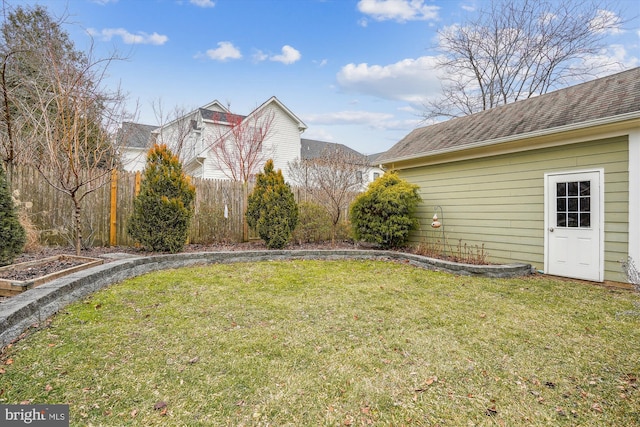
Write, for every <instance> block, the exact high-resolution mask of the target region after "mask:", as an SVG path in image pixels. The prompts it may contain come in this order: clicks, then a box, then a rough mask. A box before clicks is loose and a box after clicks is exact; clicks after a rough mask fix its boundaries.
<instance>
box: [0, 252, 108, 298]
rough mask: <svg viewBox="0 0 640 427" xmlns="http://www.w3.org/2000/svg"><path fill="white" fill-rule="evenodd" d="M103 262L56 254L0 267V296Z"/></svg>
mask: <svg viewBox="0 0 640 427" xmlns="http://www.w3.org/2000/svg"><path fill="white" fill-rule="evenodd" d="M103 262H104V260H102V259H98V258H89V257H81V256H75V255H56V256H51V257H47V258H42V259H37V260H33V261H26V262H21V263H18V264H11V265H7V266H4V267H0V297H11V296H14V295H18V294H20V293H22V292H24V291H26V290H28V289H31V288H33V287H36V286H39V285H41V284H43V283H46V282H49V281H51V280H53V279H57V278H58V277H61V276H64V275H67V274H70V273H73V272H76V271H80V270H84V269H87V268H90V267H93V266H96V265H100V264H102V263H103Z"/></svg>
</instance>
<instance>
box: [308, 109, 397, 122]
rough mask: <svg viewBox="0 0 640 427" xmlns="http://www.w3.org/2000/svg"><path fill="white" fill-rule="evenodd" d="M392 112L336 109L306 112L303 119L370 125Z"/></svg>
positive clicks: (384, 118)
mask: <svg viewBox="0 0 640 427" xmlns="http://www.w3.org/2000/svg"><path fill="white" fill-rule="evenodd" d="M392 118H393V114H389V113H372V112H369V111H353V110H351V111H337V112H333V113H320V114H307V115H305V116H304V119H303V120H304V121H305V122H308V123H313V124H317V125H344V124H349V125H354V124H356V125H370V124H375V123H379V122H381V121H383V120H390V119H392Z"/></svg>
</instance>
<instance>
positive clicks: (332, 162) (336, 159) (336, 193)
mask: <svg viewBox="0 0 640 427" xmlns="http://www.w3.org/2000/svg"><path fill="white" fill-rule="evenodd" d="M369 169H370V167H369V165H368V164H367V162H366V157H365V156H362V155H360V154H358V153H355V152H351V151H348V150H345V149H344V148H342V147H340V146H338V145H335V144H331V145H327V146H326V147H325V148H324V149H323V150H322V152H321V153H320V156H318V157H315V158H311V159H300V158H298V159H296V160H294V161H293V162H289V175H290V176H291V179H292V181H293V182H295V183H296V184H297V185H300V186H302V187H304V188H306V189H307V190H309V191H310V192H311V194H312V195H313V199H314V201H315V202H316V203H318V204H319V205H321V206H323V207H324V208H325V209H326V211H327V212H328V213H329V215H330V216H331V222H332V236H333V239H334V240H335V236H336V231H337V227H338V225H339V223H340V221H341V220H342V219H343V212H346V210H347V208H348V207H349V202H350V201H351V200H352V199H353V195H354V194H355V193H357V192H360V191H362V188H363V176H364V175H366V174H367V173H368V171H369Z"/></svg>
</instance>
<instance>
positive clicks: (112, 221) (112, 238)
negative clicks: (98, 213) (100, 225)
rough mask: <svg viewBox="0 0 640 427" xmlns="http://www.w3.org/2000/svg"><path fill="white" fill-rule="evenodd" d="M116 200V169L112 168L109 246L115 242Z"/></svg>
mask: <svg viewBox="0 0 640 427" xmlns="http://www.w3.org/2000/svg"><path fill="white" fill-rule="evenodd" d="M117 202H118V171H117V170H115V169H113V170H112V171H111V206H110V207H111V210H110V218H109V246H115V245H116V243H117V240H116V236H117V231H118V230H117V227H116V225H117V224H116V216H117V212H118V209H117V204H118V203H117Z"/></svg>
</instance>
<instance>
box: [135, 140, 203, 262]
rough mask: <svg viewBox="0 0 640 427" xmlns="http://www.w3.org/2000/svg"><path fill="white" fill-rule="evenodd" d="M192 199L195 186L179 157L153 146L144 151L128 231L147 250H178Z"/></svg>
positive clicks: (158, 146)
mask: <svg viewBox="0 0 640 427" xmlns="http://www.w3.org/2000/svg"><path fill="white" fill-rule="evenodd" d="M194 198H195V187H194V186H193V185H192V184H191V183H190V182H189V179H188V178H187V177H186V176H185V174H184V172H183V171H182V164H181V163H180V161H179V160H178V157H177V156H175V155H173V154H172V153H171V151H170V150H169V149H168V148H167V146H166V145H164V144H163V145H158V144H156V145H154V146H153V147H152V148H151V150H149V153H148V154H147V163H146V166H145V169H144V172H143V179H142V183H141V184H140V194H138V196H137V197H136V198H135V200H134V202H133V214H132V215H131V217H130V218H129V222H128V224H127V232H128V233H129V235H130V236H131V237H133V238H134V239H135V240H136V241H138V242H140V244H142V245H143V246H144V247H145V249H147V250H150V251H159V252H171V253H176V252H180V251H181V250H182V248H183V247H184V245H185V243H186V241H187V237H188V233H189V224H190V222H191V218H192V217H193V200H194Z"/></svg>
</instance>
